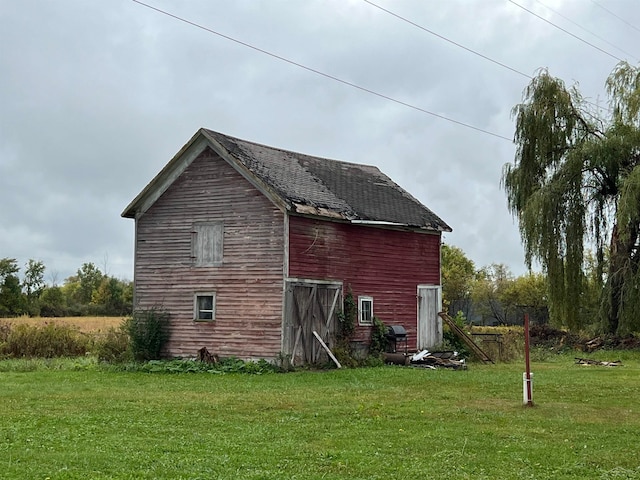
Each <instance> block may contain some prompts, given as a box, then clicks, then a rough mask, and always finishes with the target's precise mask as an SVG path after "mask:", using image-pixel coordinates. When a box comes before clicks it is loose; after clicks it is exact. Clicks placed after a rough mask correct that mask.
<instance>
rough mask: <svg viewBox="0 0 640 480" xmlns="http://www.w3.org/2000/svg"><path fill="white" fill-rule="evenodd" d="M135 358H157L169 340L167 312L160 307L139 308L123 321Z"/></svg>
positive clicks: (142, 359)
mask: <svg viewBox="0 0 640 480" xmlns="http://www.w3.org/2000/svg"><path fill="white" fill-rule="evenodd" d="M124 329H125V331H126V332H127V335H128V336H129V341H130V344H131V352H132V354H133V357H134V359H135V360H138V361H147V360H158V359H160V357H161V353H162V349H163V348H164V346H165V344H166V343H167V341H168V340H169V312H167V311H166V310H164V309H163V308H162V307H151V308H147V309H139V310H136V311H134V312H133V315H132V316H131V317H129V318H128V319H127V320H126V321H125V323H124Z"/></svg>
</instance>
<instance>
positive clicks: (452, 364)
mask: <svg viewBox="0 0 640 480" xmlns="http://www.w3.org/2000/svg"><path fill="white" fill-rule="evenodd" d="M384 363H387V364H392V365H404V366H410V367H418V368H429V369H431V370H436V369H438V368H451V369H454V370H466V369H467V364H466V363H465V361H464V360H458V352H451V351H447V352H429V351H428V350H422V351H421V352H417V353H415V354H413V355H412V354H404V353H395V352H394V353H385V354H384Z"/></svg>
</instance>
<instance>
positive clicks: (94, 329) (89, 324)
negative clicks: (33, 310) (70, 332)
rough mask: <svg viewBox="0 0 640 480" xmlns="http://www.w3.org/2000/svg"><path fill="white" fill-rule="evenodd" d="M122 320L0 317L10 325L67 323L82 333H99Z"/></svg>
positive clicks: (103, 318)
mask: <svg viewBox="0 0 640 480" xmlns="http://www.w3.org/2000/svg"><path fill="white" fill-rule="evenodd" d="M123 321H124V317H26V316H25V317H17V318H0V323H8V324H11V325H22V324H26V325H45V324H48V323H54V324H59V325H69V326H73V327H75V328H77V329H78V330H80V331H81V332H84V333H99V332H105V331H107V330H109V328H112V327H114V328H117V327H119V326H120V325H121V324H122V322H123Z"/></svg>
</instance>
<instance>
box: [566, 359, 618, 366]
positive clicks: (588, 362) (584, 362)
mask: <svg viewBox="0 0 640 480" xmlns="http://www.w3.org/2000/svg"><path fill="white" fill-rule="evenodd" d="M576 363H577V364H578V365H599V366H602V367H620V366H622V361H620V360H616V361H615V362H602V361H599V360H591V359H590V358H578V357H576Z"/></svg>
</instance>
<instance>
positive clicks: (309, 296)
mask: <svg viewBox="0 0 640 480" xmlns="http://www.w3.org/2000/svg"><path fill="white" fill-rule="evenodd" d="M341 301H342V284H340V283H316V282H304V281H290V282H287V287H286V293H285V316H284V319H283V321H284V323H283V332H282V333H283V338H282V349H283V353H284V354H285V355H289V356H290V357H291V361H292V362H293V364H294V365H302V364H318V363H324V362H326V361H327V354H326V352H325V351H324V349H323V348H322V346H321V345H320V342H318V339H317V338H316V337H315V336H314V335H313V332H314V331H315V332H317V333H318V334H319V335H320V337H321V338H322V340H323V341H324V342H325V343H326V344H327V346H328V347H329V348H333V346H334V345H335V340H336V331H337V328H338V319H337V314H338V312H339V311H341V310H342V303H341Z"/></svg>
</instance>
